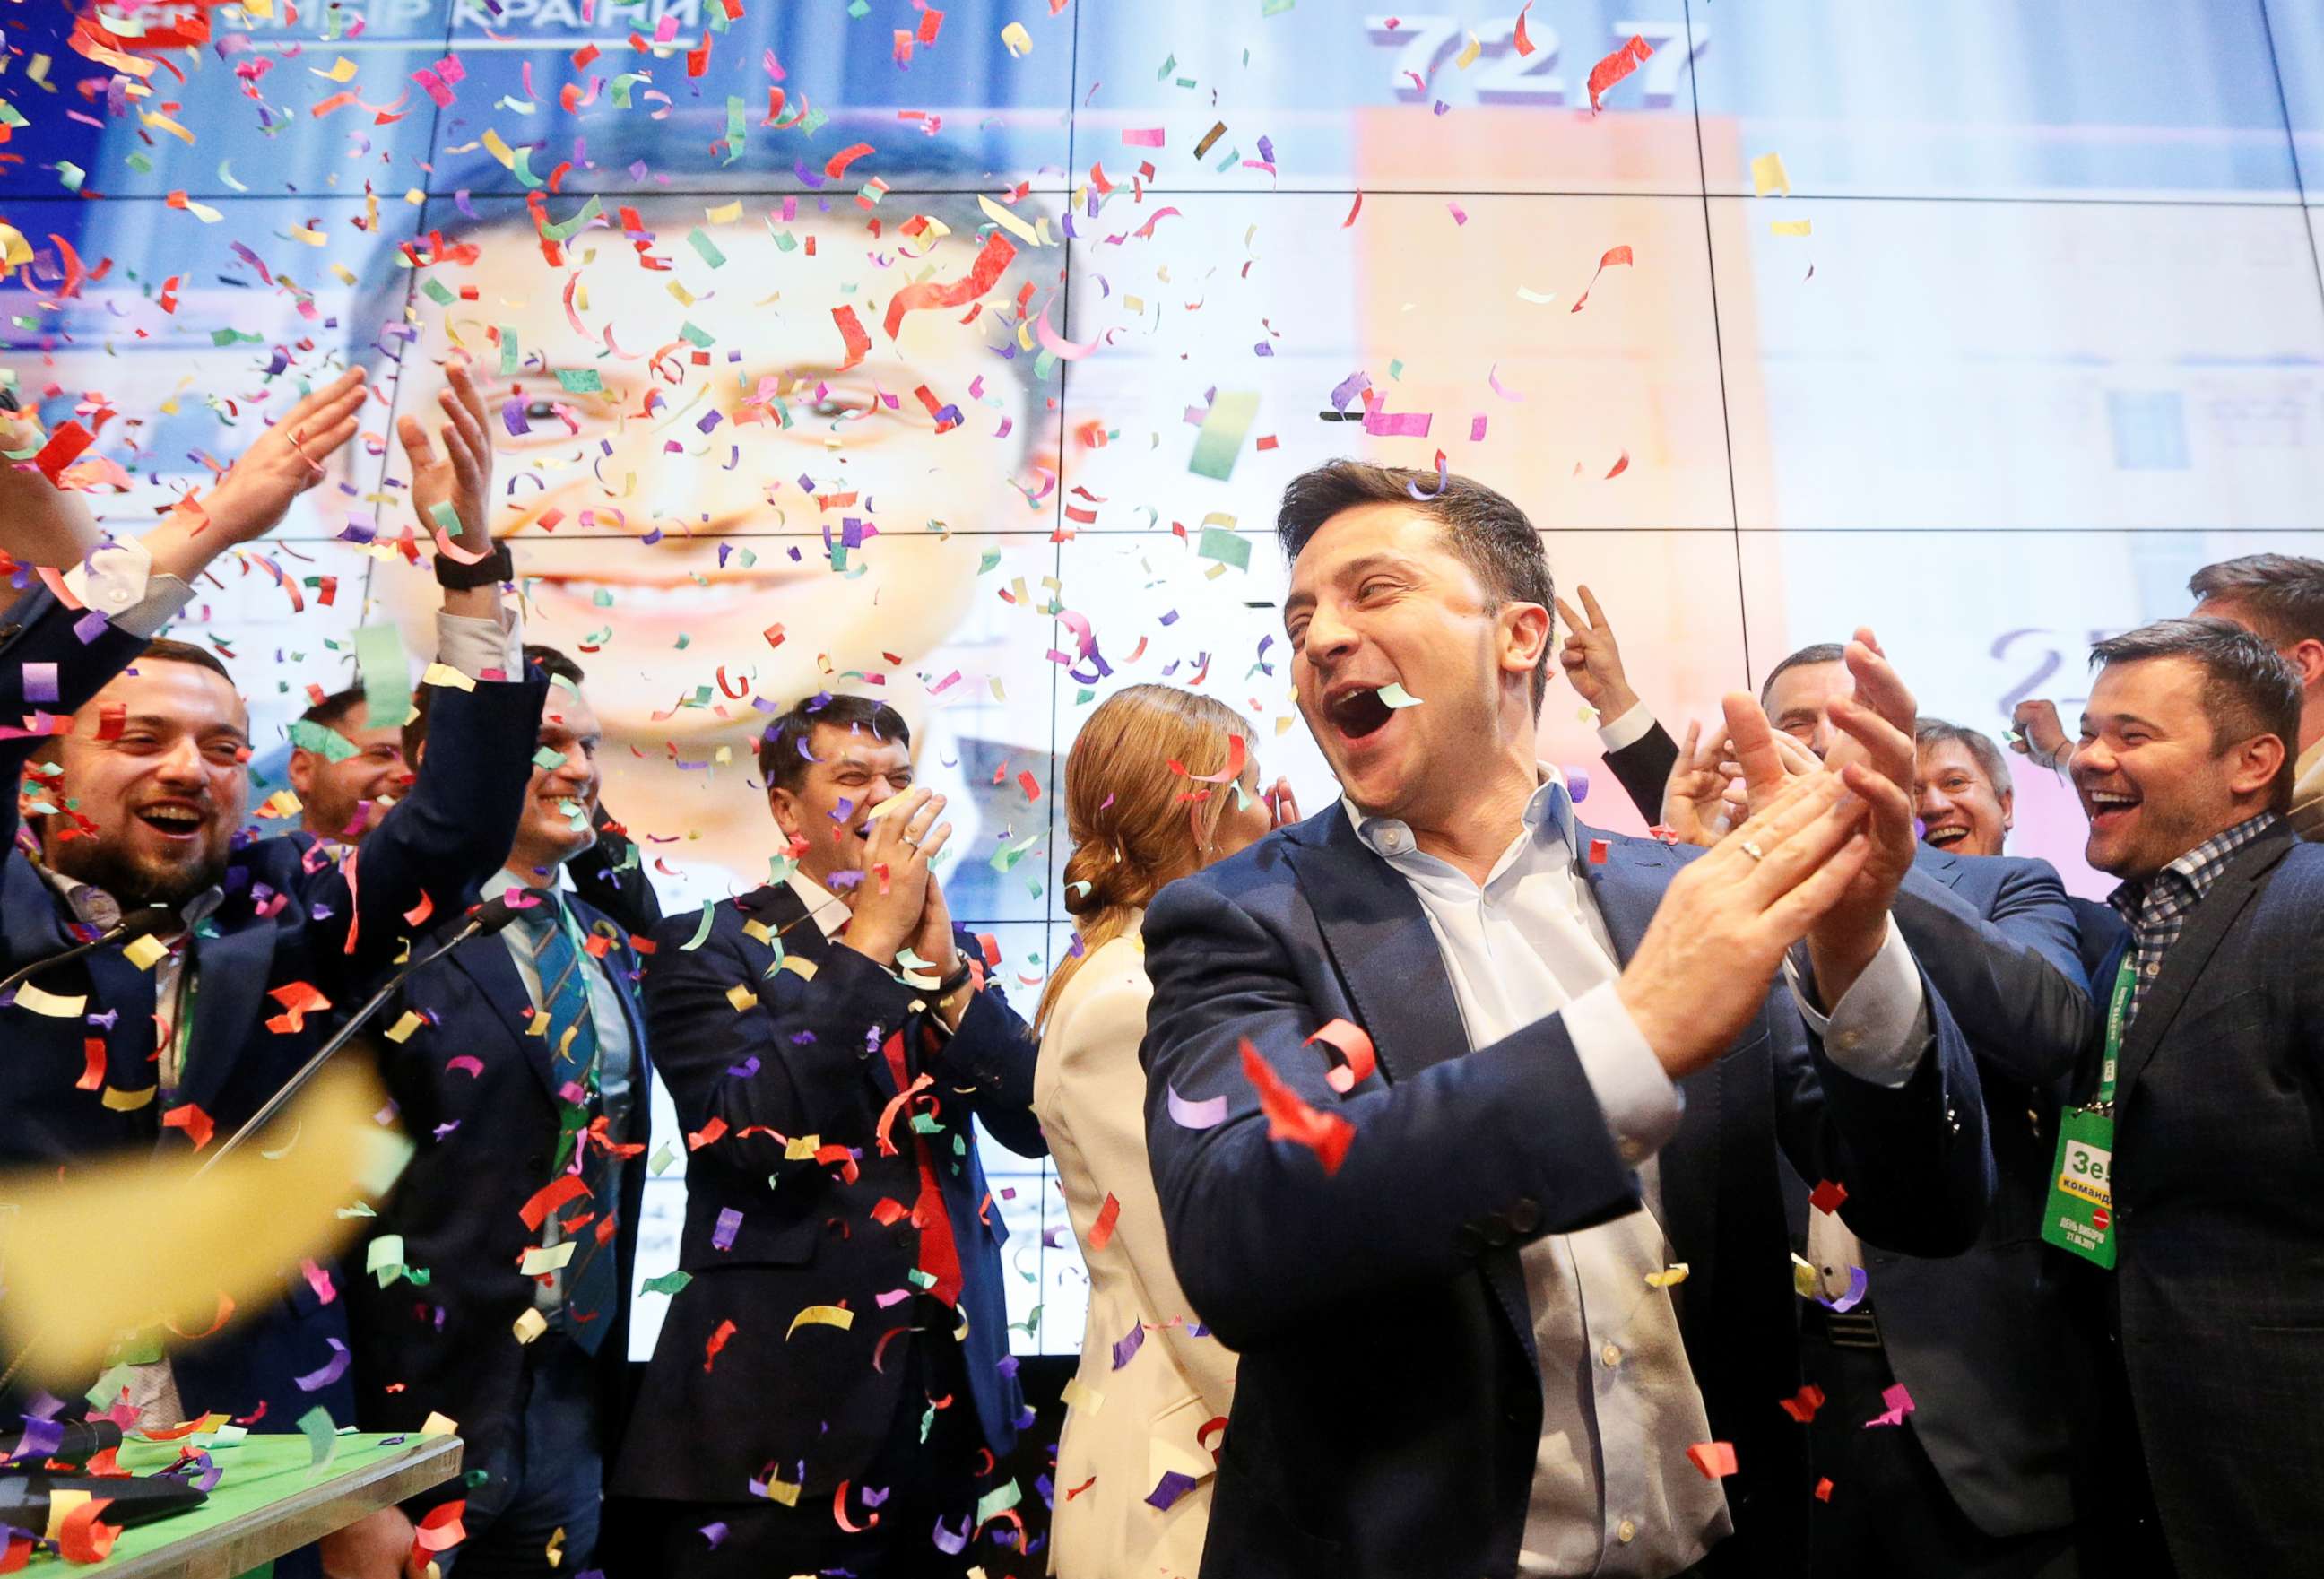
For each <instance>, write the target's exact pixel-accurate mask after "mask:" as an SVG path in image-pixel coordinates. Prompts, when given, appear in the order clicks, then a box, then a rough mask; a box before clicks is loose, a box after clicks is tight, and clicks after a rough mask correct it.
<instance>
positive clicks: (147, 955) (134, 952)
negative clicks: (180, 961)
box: [121, 932, 170, 971]
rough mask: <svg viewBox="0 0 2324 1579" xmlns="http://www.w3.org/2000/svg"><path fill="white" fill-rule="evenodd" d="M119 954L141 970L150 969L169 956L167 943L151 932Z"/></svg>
mask: <svg viewBox="0 0 2324 1579" xmlns="http://www.w3.org/2000/svg"><path fill="white" fill-rule="evenodd" d="M121 956H122V957H123V958H124V959H126V960H127V961H128V962H129V963H130V964H131V965H135V966H136V967H137V968H138V969H139V970H141V971H150V970H152V968H153V967H154V966H155V965H159V964H161V962H162V961H163V960H165V959H167V958H169V957H170V947H169V945H167V944H165V943H163V942H162V941H161V939H160V938H159V937H154V936H153V935H152V933H151V932H148V933H147V934H145V936H144V937H140V938H138V939H136V940H135V941H134V942H133V943H131V944H130V945H129V946H128V947H126V948H124V949H123V950H122V951H121Z"/></svg>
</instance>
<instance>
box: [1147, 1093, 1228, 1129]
mask: <svg viewBox="0 0 2324 1579" xmlns="http://www.w3.org/2000/svg"><path fill="white" fill-rule="evenodd" d="M1163 1091H1164V1093H1165V1094H1167V1096H1168V1098H1169V1103H1170V1122H1172V1123H1174V1124H1176V1125H1177V1126H1178V1127H1179V1128H1180V1129H1182V1130H1215V1129H1217V1128H1218V1127H1219V1126H1220V1125H1221V1124H1222V1123H1225V1122H1227V1099H1226V1098H1225V1097H1223V1096H1213V1097H1207V1098H1205V1099H1204V1100H1203V1101H1201V1102H1188V1101H1187V1100H1186V1099H1185V1097H1183V1096H1181V1095H1179V1094H1178V1088H1177V1087H1176V1086H1175V1085H1168V1086H1165V1087H1163Z"/></svg>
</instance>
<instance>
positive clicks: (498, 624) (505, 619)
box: [436, 604, 524, 680]
mask: <svg viewBox="0 0 2324 1579" xmlns="http://www.w3.org/2000/svg"><path fill="white" fill-rule="evenodd" d="M436 661H437V662H438V663H443V664H448V665H450V666H451V667H452V668H454V669H458V670H459V671H460V672H461V673H462V674H465V675H466V676H467V677H468V678H469V679H484V671H485V670H486V669H498V670H500V671H501V676H502V678H503V679H512V680H516V679H523V678H524V626H523V623H522V622H521V620H519V619H518V617H517V612H516V610H515V609H513V608H511V607H509V606H508V605H505V604H503V605H502V607H501V611H500V618H499V619H497V620H486V619H479V618H477V617H476V616H475V615H473V614H446V613H444V612H443V611H442V610H440V609H439V610H438V611H437V614H436Z"/></svg>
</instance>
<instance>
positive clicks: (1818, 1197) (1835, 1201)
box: [1808, 1178, 1848, 1216]
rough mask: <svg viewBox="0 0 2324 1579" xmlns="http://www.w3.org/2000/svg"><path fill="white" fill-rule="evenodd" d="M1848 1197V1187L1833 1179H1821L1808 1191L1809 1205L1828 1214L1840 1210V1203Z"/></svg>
mask: <svg viewBox="0 0 2324 1579" xmlns="http://www.w3.org/2000/svg"><path fill="white" fill-rule="evenodd" d="M1847 1199H1848V1187H1847V1186H1846V1185H1844V1184H1840V1183H1839V1182H1838V1181H1836V1180H1833V1179H1828V1178H1827V1179H1822V1180H1820V1181H1818V1183H1817V1185H1816V1187H1815V1188H1813V1189H1812V1190H1810V1191H1809V1192H1808V1205H1811V1206H1813V1207H1814V1208H1815V1209H1816V1210H1817V1211H1819V1212H1821V1213H1823V1214H1825V1215H1826V1216H1830V1215H1831V1214H1832V1213H1834V1212H1837V1211H1839V1210H1840V1203H1841V1202H1843V1201H1845V1200H1847Z"/></svg>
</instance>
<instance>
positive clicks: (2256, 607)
mask: <svg viewBox="0 0 2324 1579" xmlns="http://www.w3.org/2000/svg"><path fill="white" fill-rule="evenodd" d="M2187 591H2188V593H2189V594H2190V596H2192V597H2193V598H2194V599H2195V601H2196V602H2197V603H2199V604H2201V603H2209V602H2210V601H2212V600H2213V599H2215V598H2216V599H2218V601H2219V602H2221V603H2225V604H2229V605H2233V606H2234V608H2235V610H2236V613H2237V614H2242V615H2244V616H2245V623H2248V624H2249V625H2250V626H2251V627H2252V629H2254V630H2255V631H2257V632H2258V633H2260V634H2261V635H2263V636H2265V637H2266V638H2267V639H2268V640H2269V641H2271V642H2274V643H2275V644H2276V645H2277V646H2278V647H2291V646H2293V645H2295V644H2297V643H2299V642H2324V559H2307V558H2305V557H2303V556H2301V555H2299V554H2246V555H2244V556H2243V558H2241V559H2222V560H2220V561H2219V562H2218V564H2216V565H2206V566H2204V567H2203V568H2201V569H2200V570H2198V571H2196V572H2195V574H2194V575H2193V576H2191V577H2188V580H2187Z"/></svg>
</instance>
